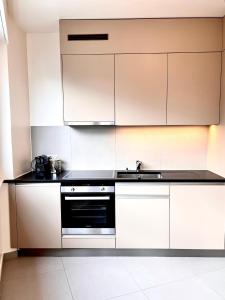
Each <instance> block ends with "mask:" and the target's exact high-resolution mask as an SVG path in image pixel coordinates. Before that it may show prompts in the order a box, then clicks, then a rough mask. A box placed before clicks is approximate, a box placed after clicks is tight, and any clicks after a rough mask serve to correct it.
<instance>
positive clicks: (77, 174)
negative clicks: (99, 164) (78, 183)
mask: <svg viewBox="0 0 225 300" xmlns="http://www.w3.org/2000/svg"><path fill="white" fill-rule="evenodd" d="M114 177H115V174H114V171H112V170H93V171H90V170H89V171H85V170H84V171H70V172H68V173H67V174H66V175H65V176H63V178H62V179H68V180H73V179H114Z"/></svg>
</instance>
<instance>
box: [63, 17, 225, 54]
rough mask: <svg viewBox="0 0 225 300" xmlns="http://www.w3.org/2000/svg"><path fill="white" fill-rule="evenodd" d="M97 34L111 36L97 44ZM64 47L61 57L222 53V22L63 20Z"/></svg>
mask: <svg viewBox="0 0 225 300" xmlns="http://www.w3.org/2000/svg"><path fill="white" fill-rule="evenodd" d="M82 34H84V36H83V37H80V36H79V35H82ZM96 34H105V35H107V34H108V37H107V38H106V39H97V40H96V38H95V35H96ZM71 35H72V38H71ZM73 35H75V37H76V38H74V39H73ZM93 35H94V36H93ZM85 37H86V38H87V39H86V40H84V38H85ZM60 47H61V54H107V53H108V54H109V53H167V52H201V51H221V48H222V20H221V18H174V19H171V18H170V19H120V20H60Z"/></svg>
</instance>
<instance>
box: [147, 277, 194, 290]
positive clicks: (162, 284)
mask: <svg viewBox="0 0 225 300" xmlns="http://www.w3.org/2000/svg"><path fill="white" fill-rule="evenodd" d="M191 279H194V280H197V279H198V278H197V277H196V276H194V275H189V276H185V277H182V278H179V279H175V280H170V281H166V282H162V283H156V284H154V285H152V286H150V287H147V288H141V291H142V292H144V291H146V290H150V289H155V288H158V287H163V286H166V285H170V284H173V283H178V282H180V281H185V280H191Z"/></svg>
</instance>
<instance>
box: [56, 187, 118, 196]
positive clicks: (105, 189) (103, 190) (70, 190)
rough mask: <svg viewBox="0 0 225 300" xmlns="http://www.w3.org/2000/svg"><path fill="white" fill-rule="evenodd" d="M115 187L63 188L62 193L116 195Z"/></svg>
mask: <svg viewBox="0 0 225 300" xmlns="http://www.w3.org/2000/svg"><path fill="white" fill-rule="evenodd" d="M114 192H115V187H114V186H83V185H74V186H61V193H75V194H76V193H114Z"/></svg>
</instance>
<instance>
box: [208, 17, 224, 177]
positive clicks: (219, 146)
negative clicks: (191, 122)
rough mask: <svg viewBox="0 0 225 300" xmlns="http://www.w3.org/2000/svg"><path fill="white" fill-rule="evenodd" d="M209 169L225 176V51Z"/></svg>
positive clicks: (210, 131)
mask: <svg viewBox="0 0 225 300" xmlns="http://www.w3.org/2000/svg"><path fill="white" fill-rule="evenodd" d="M224 25H225V20H224ZM224 28H225V27H224ZM224 38H225V34H224ZM224 44H225V39H224ZM207 168H208V169H209V170H211V171H213V172H215V173H218V174H220V175H221V176H225V51H223V55H222V78H221V101H220V124H219V125H218V126H215V125H213V126H210V129H209V141H208V159H207Z"/></svg>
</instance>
